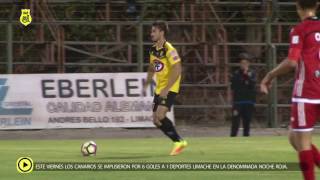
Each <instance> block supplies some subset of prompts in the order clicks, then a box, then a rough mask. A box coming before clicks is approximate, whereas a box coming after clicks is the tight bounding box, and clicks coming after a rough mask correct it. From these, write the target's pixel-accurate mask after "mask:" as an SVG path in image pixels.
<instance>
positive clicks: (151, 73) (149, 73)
mask: <svg viewBox="0 0 320 180" xmlns="http://www.w3.org/2000/svg"><path fill="white" fill-rule="evenodd" d="M154 73H155V71H154V68H153V64H152V63H150V64H149V66H148V71H147V79H146V81H145V83H144V85H143V88H144V89H145V88H147V87H148V86H149V85H150V84H151V82H152V79H153V76H154Z"/></svg>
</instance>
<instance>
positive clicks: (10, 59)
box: [7, 20, 13, 74]
mask: <svg viewBox="0 0 320 180" xmlns="http://www.w3.org/2000/svg"><path fill="white" fill-rule="evenodd" d="M12 46H13V44H12V22H11V20H10V21H9V22H8V24H7V74H12V73H13V56H12V52H13V51H12V48H13V47H12Z"/></svg>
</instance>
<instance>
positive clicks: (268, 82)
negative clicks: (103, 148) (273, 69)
mask: <svg viewBox="0 0 320 180" xmlns="http://www.w3.org/2000/svg"><path fill="white" fill-rule="evenodd" d="M271 86H272V77H271V76H270V74H269V73H268V74H267V75H266V76H265V77H264V78H263V79H262V81H261V83H260V91H261V92H262V93H264V94H268V93H269V89H270V88H271Z"/></svg>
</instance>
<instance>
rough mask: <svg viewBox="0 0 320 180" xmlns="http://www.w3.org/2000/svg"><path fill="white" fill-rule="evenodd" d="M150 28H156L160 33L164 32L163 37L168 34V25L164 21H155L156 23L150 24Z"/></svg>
mask: <svg viewBox="0 0 320 180" xmlns="http://www.w3.org/2000/svg"><path fill="white" fill-rule="evenodd" d="M152 27H156V28H158V29H159V30H160V31H163V32H164V36H166V35H167V34H168V32H169V27H168V24H167V22H165V21H156V22H154V23H152Z"/></svg>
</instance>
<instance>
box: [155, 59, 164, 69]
mask: <svg viewBox="0 0 320 180" xmlns="http://www.w3.org/2000/svg"><path fill="white" fill-rule="evenodd" d="M163 68H164V64H163V63H162V62H161V61H158V60H155V61H154V70H155V71H156V72H160V71H162V69H163Z"/></svg>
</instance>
